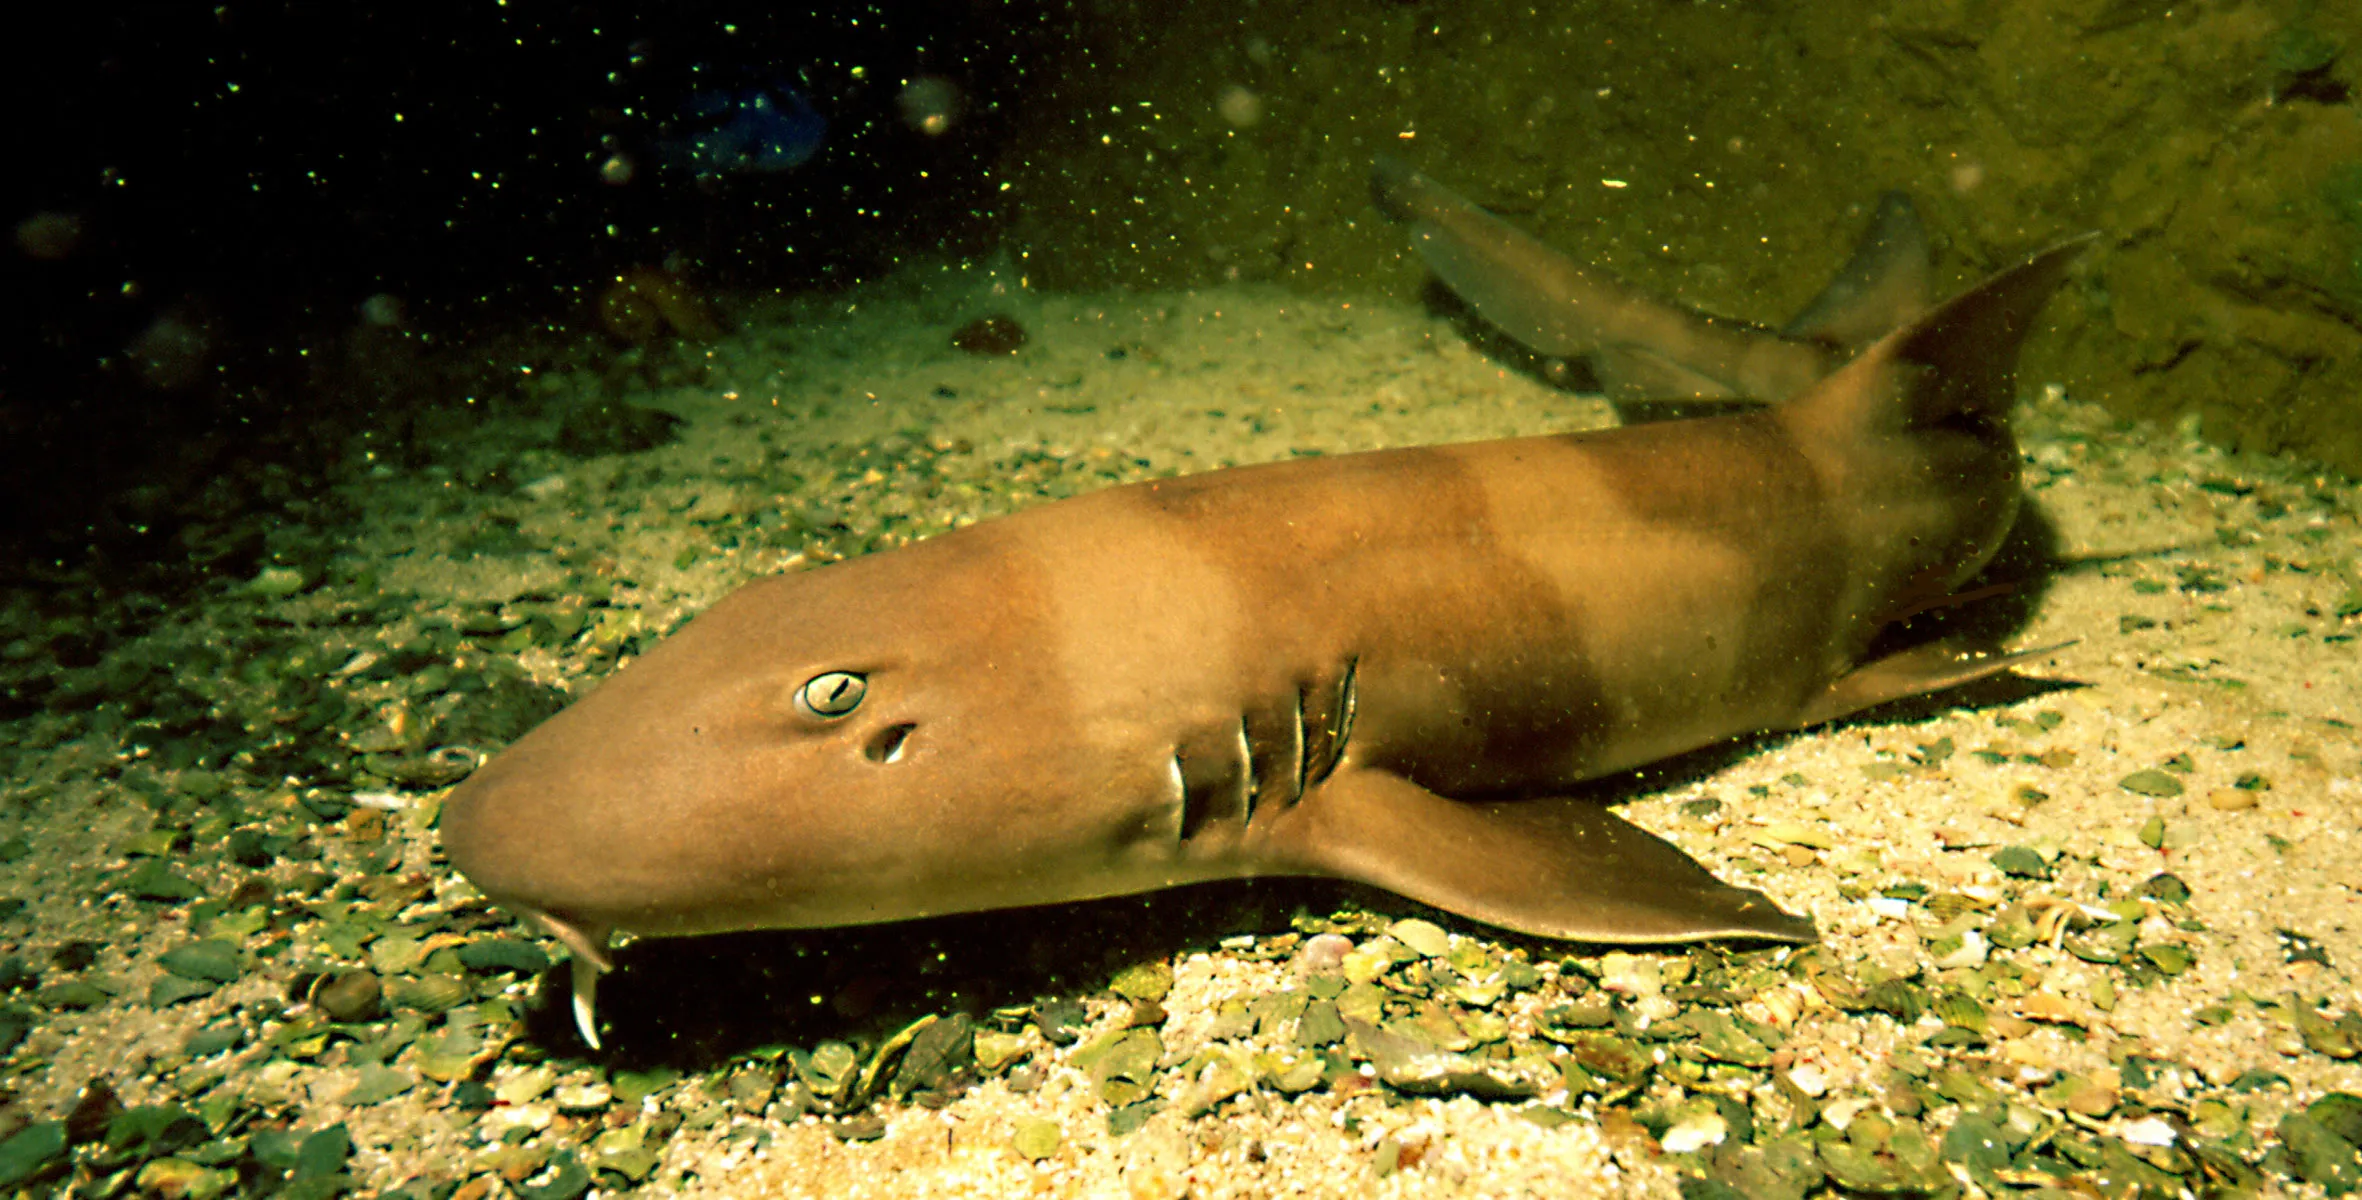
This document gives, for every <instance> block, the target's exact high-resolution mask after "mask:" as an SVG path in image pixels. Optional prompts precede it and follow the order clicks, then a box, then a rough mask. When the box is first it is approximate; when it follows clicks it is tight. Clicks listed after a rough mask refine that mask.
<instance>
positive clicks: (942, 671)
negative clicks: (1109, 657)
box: [442, 529, 1145, 961]
mask: <svg viewBox="0 0 2362 1200" xmlns="http://www.w3.org/2000/svg"><path fill="white" fill-rule="evenodd" d="M994 542H995V539H994V538H993V536H992V534H991V531H990V530H989V529H978V530H969V531H963V532H962V533H956V534H951V535H946V536H944V537H942V538H938V539H934V540H931V541H928V542H925V543H921V544H919V545H916V546H912V547H910V548H908V549H906V550H902V551H898V552H895V553H891V554H880V555H873V556H869V557H865V558H860V559H855V560H851V561H848V562H843V563H837V564H833V565H830V566H825V567H821V568H818V569H814V570H810V571H804V572H799V573H795V574H790V575H784V576H777V577H772V578H769V579H764V580H760V581H758V582H755V583H752V584H750V585H748V586H746V587H744V588H742V589H740V590H738V591H737V592H735V593H733V594H731V595H730V596H729V597H727V598H726V599H724V600H722V601H721V602H720V603H718V604H716V605H714V606H713V607H712V608H711V609H710V610H708V611H707V612H705V613H703V614H702V615H700V616H698V617H697V618H696V619H695V620H693V621H692V622H690V623H689V624H688V625H687V626H686V627H684V628H683V629H682V630H681V631H680V632H678V633H676V634H675V635H673V636H672V637H669V638H667V639H666V640H664V641H663V642H662V643H661V644H659V645H658V646H657V647H656V648H655V649H653V650H652V651H650V652H649V653H648V654H647V655H645V656H644V657H642V658H640V659H638V660H636V661H634V662H632V663H631V664H630V665H629V666H627V667H626V668H624V669H623V670H622V671H620V672H619V673H617V674H616V675H615V676H614V677H612V678H610V679H608V680H607V681H605V682H604V683H602V684H601V685H600V686H599V687H598V688H597V689H595V690H594V691H593V692H592V693H591V694H590V695H589V696H587V697H585V698H583V699H582V700H581V701H580V702H579V703H577V704H575V705H573V706H572V707H570V708H568V709H567V710H565V711H564V712H562V713H560V714H559V715H558V716H556V717H555V718H553V719H551V720H550V721H549V722H547V723H546V724H544V725H543V726H541V727H540V728H538V729H536V730H534V731H533V732H532V733H530V734H529V735H527V736H526V737H525V738H524V739H523V740H521V741H519V742H518V743H516V744H515V745H514V746H512V747H510V748H509V749H508V750H507V751H505V752H504V753H502V754H500V755H499V756H497V757H496V758H495V759H494V760H493V761H492V762H490V763H489V764H487V765H486V766H485V767H484V768H483V769H481V770H479V771H478V772H477V773H476V774H475V775H474V776H472V777H471V778H470V779H468V780H467V781H466V782H465V783H463V784H462V785H461V786H460V787H459V788H458V789H457V790H455V791H454V792H453V793H452V795H451V796H450V798H449V799H448V801H447V802H446V804H445V806H444V808H443V816H442V831H443V844H444V847H445V850H446V852H447V853H448V854H449V855H450V858H451V860H452V862H453V863H454V864H455V865H456V866H457V867H458V868H459V869H460V870H461V871H463V872H465V873H466V874H467V876H468V877H469V879H470V880H471V881H473V882H474V883H475V884H476V886H477V887H479V888H480V889H481V890H482V891H483V892H484V893H485V894H486V895H487V896H489V897H491V898H492V899H493V900H494V901H496V902H498V903H500V904H502V905H503V906H504V907H507V908H509V909H511V910H512V911H514V912H517V913H518V914H520V915H522V916H525V917H527V918H529V919H531V920H534V921H536V922H538V923H540V924H541V925H543V926H544V927H545V928H548V929H550V930H551V931H552V932H554V933H556V934H557V935H558V936H559V937H561V938H562V939H564V940H566V941H568V942H569V943H571V944H573V945H574V946H575V949H576V950H577V953H578V955H588V956H589V957H591V958H592V959H593V960H594V961H600V960H602V959H603V947H604V945H605V942H606V938H607V934H608V933H610V932H612V931H617V930H622V931H629V932H634V933H640V934H649V935H682V934H699V933H712V932H720V931H725V930H734V929H751V928H809V927H818V926H831V925H848V924H865V923H870V922H878V921H891V920H900V919H904V918H909V917H917V916H925V915H930V914H934V913H942V912H953V911H968V910H973V909H978V908H990V907H1000V906H1005V905H1011V904H1024V903H1031V902H1035V901H1037V900H1039V899H1045V898H1057V897H1059V896H1064V895H1068V894H1071V892H1072V888H1071V887H1058V886H1056V885H1055V884H1054V883H1047V882H1045V881H1054V880H1057V879H1058V878H1059V877H1061V876H1065V877H1066V878H1068V879H1072V878H1073V877H1074V876H1075V875H1076V874H1078V873H1080V874H1083V875H1088V874H1089V872H1090V869H1091V868H1090V865H1089V864H1091V863H1094V862H1098V863H1104V862H1105V861H1106V860H1107V859H1108V858H1109V856H1110V854H1111V852H1112V853H1114V854H1116V855H1117V856H1118V857H1120V855H1121V851H1122V848H1123V847H1125V846H1127V845H1132V844H1135V843H1137V842H1139V841H1140V840H1141V837H1143V836H1145V833H1144V831H1138V830H1134V829H1132V828H1130V827H1128V826H1127V824H1126V822H1127V821H1129V822H1131V823H1133V824H1137V823H1138V822H1139V820H1140V818H1139V817H1138V816H1137V815H1134V816H1129V817H1127V816H1126V814H1125V813H1124V812H1123V811H1121V806H1110V805H1108V804H1107V803H1106V802H1105V800H1104V798H1103V797H1104V794H1105V793H1104V792H1103V791H1100V790H1099V789H1110V790H1120V789H1121V788H1122V787H1123V786H1124V784H1125V782H1126V781H1124V780H1120V779H1113V778H1110V777H1109V776H1110V771H1109V769H1108V767H1107V765H1106V762H1107V758H1106V756H1105V755H1103V754H1093V752H1092V746H1091V743H1092V741H1093V738H1092V735H1091V733H1090V731H1089V730H1088V729H1086V728H1083V727H1082V726H1081V725H1080V724H1078V723H1076V722H1075V721H1073V720H1072V719H1071V718H1072V713H1071V709H1072V706H1073V698H1072V691H1073V689H1072V688H1071V687H1069V686H1067V684H1066V683H1065V681H1064V680H1062V679H1061V678H1060V674H1059V670H1058V668H1057V666H1056V664H1055V663H1054V662H1052V661H1051V660H1050V656H1047V655H1044V654H1042V653H1039V652H1037V651H1036V649H1035V643H1036V638H1034V637H1033V636H1032V633H1033V631H1032V630H1031V629H1030V628H1029V621H1030V620H1031V618H1029V617H1028V616H1027V614H1028V613H1030V612H1034V611H1038V606H1031V605H1028V604H1027V603H1026V596H1027V594H1028V592H1029V591H1031V590H1032V589H1033V588H1034V587H1035V585H1034V584H1033V583H1032V582H1030V581H1029V580H1027V579H1026V578H1024V577H1023V576H1024V569H1023V567H1022V565H1021V564H1020V563H1018V562H1016V561H1015V560H1014V559H1013V558H1012V556H1009V555H1006V554H1003V553H999V552H998V548H997V547H996V546H995V544H994ZM1094 760H1096V762H1097V764H1098V765H1097V767H1096V769H1094V768H1093V767H1092V766H1091V765H1089V764H1090V763H1092V762H1093V761H1094ZM1094 796H1099V797H1101V798H1099V799H1097V800H1096V802H1094ZM986 800H990V801H993V803H989V804H987V803H982V801H986ZM1045 888H1049V889H1051V890H1049V891H1047V892H1045V891H1044V889H1045ZM1037 893H1041V894H1037Z"/></svg>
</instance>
